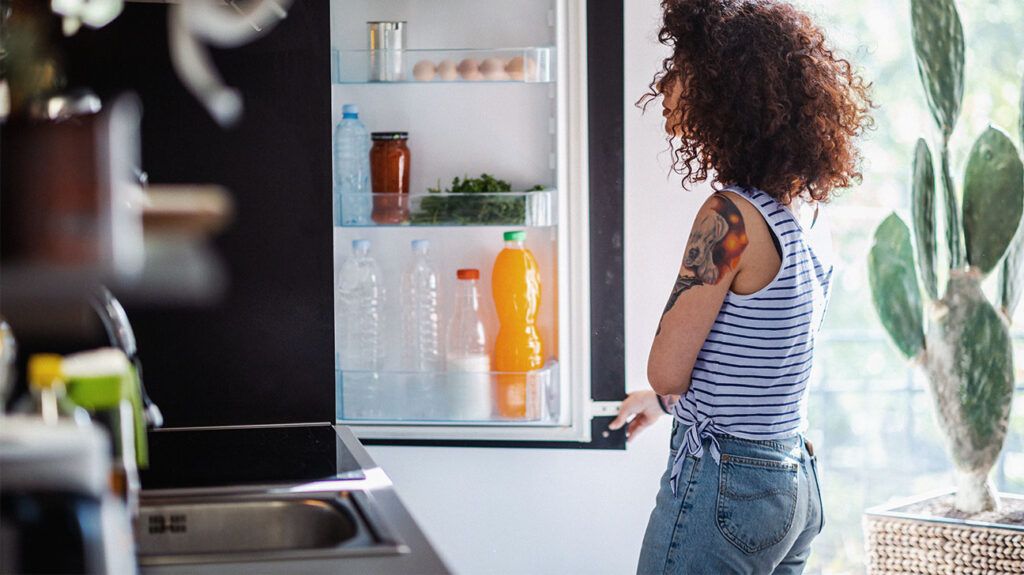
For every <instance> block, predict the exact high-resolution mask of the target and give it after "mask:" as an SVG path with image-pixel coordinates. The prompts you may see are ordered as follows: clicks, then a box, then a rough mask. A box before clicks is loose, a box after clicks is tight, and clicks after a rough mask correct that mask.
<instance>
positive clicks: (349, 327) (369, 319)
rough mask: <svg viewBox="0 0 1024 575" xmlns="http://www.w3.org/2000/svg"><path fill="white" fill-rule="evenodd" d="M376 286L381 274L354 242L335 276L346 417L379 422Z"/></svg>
mask: <svg viewBox="0 0 1024 575" xmlns="http://www.w3.org/2000/svg"><path fill="white" fill-rule="evenodd" d="M381 284H382V281H381V273H380V268H379V267H378V266H377V261H376V260H374V259H373V256H371V255H370V240H362V239H360V240H353V241H352V255H351V256H350V257H349V258H348V259H346V260H345V263H344V264H342V266H341V270H340V271H339V272H338V300H337V301H338V310H337V313H336V314H335V318H336V319H337V324H336V326H335V331H336V337H337V340H338V360H339V364H340V367H341V369H342V373H343V375H342V409H343V411H344V414H345V417H351V418H375V417H380V416H381V415H382V413H383V410H384V409H385V406H386V403H385V398H384V397H382V395H381V391H382V390H381V387H380V385H379V374H378V373H377V372H378V371H379V370H380V369H381V364H382V363H383V348H382V346H381V307H382V306H381V300H382V297H383V289H382V287H381Z"/></svg>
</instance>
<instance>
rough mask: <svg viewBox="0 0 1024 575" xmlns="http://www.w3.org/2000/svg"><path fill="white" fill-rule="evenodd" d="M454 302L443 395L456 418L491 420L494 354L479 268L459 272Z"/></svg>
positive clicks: (457, 273)
mask: <svg viewBox="0 0 1024 575" xmlns="http://www.w3.org/2000/svg"><path fill="white" fill-rule="evenodd" d="M455 277H456V278H458V281H457V282H456V285H455V305H454V309H453V312H452V319H451V322H450V323H449V324H448V342H447V346H446V347H447V357H446V364H447V368H448V379H447V385H446V389H445V390H443V393H442V394H441V395H442V396H443V397H445V398H446V404H447V405H448V406H449V413H448V414H447V415H448V418H449V419H454V420H488V419H491V404H492V400H491V375H490V374H489V373H488V372H489V371H490V370H491V356H490V355H489V354H488V353H487V334H486V333H485V331H484V322H483V316H482V313H481V309H480V304H481V301H480V290H479V288H478V286H477V283H478V282H479V280H480V270H477V269H461V270H459V271H458V272H456V274H455Z"/></svg>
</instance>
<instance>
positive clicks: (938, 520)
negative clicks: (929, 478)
mask: <svg viewBox="0 0 1024 575" xmlns="http://www.w3.org/2000/svg"><path fill="white" fill-rule="evenodd" d="M944 497H945V498H948V497H950V493H949V492H943V493H941V494H931V495H928V496H926V497H919V498H916V499H912V500H907V501H901V502H899V503H897V504H891V505H885V506H881V507H875V508H873V509H869V510H868V511H867V512H865V514H864V539H865V544H866V546H867V567H868V573H869V574H871V575H886V574H893V575H895V574H903V573H927V574H942V575H945V574H956V575H960V574H963V575H968V574H969V575H996V574H998V575H1003V574H1007V575H1009V574H1011V573H1012V574H1014V575H1021V574H1024V523H1019V524H1018V523H1015V524H1002V523H989V522H985V521H974V520H971V519H954V518H949V517H938V516H928V515H924V514H921V513H920V511H918V510H919V509H920V508H921V507H922V504H928V503H929V502H932V501H934V500H937V499H940V498H944ZM1000 497H1001V498H1003V501H1005V502H1007V503H1013V504H1015V505H1016V504H1018V503H1021V502H1024V498H1022V497H1020V496H1016V495H1008V494H1003V495H1001V496H1000Z"/></svg>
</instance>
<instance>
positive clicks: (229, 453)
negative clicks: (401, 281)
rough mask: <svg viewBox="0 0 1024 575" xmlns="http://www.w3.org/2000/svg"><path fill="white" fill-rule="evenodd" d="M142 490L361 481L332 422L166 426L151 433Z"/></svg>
mask: <svg viewBox="0 0 1024 575" xmlns="http://www.w3.org/2000/svg"><path fill="white" fill-rule="evenodd" d="M140 475H141V477H142V488H143V489H172V488H173V489H178V488H193V487H227V486H245V485H273V484H288V483H304V482H309V481H317V480H322V479H363V478H364V477H365V476H364V475H363V472H362V469H361V468H360V466H359V463H358V462H357V461H356V459H355V457H354V456H353V455H352V454H351V453H350V452H349V450H348V448H347V447H345V444H344V443H343V442H342V441H341V438H340V437H339V436H338V433H337V432H336V431H335V429H334V427H332V426H331V425H326V424H325V425H309V426H261V427H251V428H225V429H217V428H204V429H181V430H176V429H167V430H157V431H152V432H150V433H149V468H148V469H146V470H143V471H142V472H141V473H140Z"/></svg>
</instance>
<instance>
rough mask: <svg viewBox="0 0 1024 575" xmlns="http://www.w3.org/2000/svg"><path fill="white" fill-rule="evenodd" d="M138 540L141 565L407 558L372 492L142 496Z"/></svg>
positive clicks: (271, 492) (136, 526)
mask: <svg viewBox="0 0 1024 575" xmlns="http://www.w3.org/2000/svg"><path fill="white" fill-rule="evenodd" d="M135 534H136V545H137V552H138V555H139V561H140V563H142V564H143V565H147V564H149V565H153V564H169V563H208V562H245V561H257V560H269V559H298V558H314V557H340V556H354V555H381V554H395V553H402V552H404V551H407V549H406V548H405V546H404V545H402V544H401V542H400V541H398V540H397V539H396V538H395V537H394V536H393V535H392V532H391V530H390V529H388V527H387V526H386V525H385V524H384V523H383V522H382V521H381V520H380V519H379V517H378V516H377V514H376V513H375V512H374V509H373V498H372V495H371V494H370V493H367V492H314V493H287V492H282V491H277V492H275V491H267V492H255V493H253V492H250V493H235V494H227V493H222V492H218V493H207V494H204V493H190V494H187V495H173V494H172V495H163V496H158V497H146V496H144V498H143V501H142V505H141V506H140V513H139V517H138V520H137V521H136V524H135Z"/></svg>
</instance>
